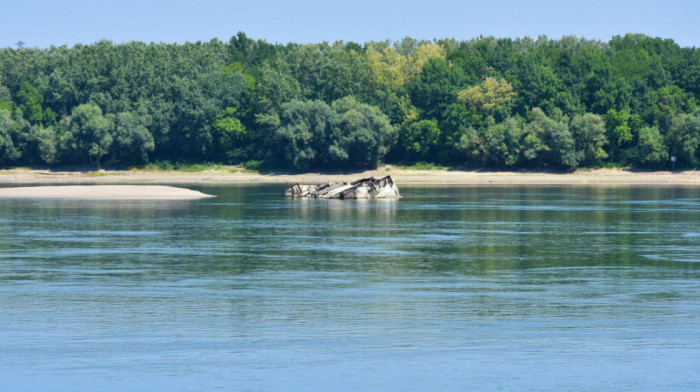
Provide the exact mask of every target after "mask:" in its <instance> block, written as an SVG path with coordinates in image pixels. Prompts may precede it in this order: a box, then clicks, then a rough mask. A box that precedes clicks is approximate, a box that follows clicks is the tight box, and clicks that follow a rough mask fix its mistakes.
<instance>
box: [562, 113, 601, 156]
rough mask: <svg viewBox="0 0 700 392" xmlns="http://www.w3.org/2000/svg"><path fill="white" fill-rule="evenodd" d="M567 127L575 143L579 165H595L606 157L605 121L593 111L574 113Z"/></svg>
mask: <svg viewBox="0 0 700 392" xmlns="http://www.w3.org/2000/svg"><path fill="white" fill-rule="evenodd" d="M569 129H570V130H571V133H572V135H573V138H574V141H575V144H576V151H577V152H578V154H580V155H579V158H580V161H581V165H583V166H593V165H597V164H600V163H602V162H603V161H604V160H605V159H606V158H607V157H608V154H607V153H606V152H605V146H606V145H607V144H608V139H607V137H606V136H605V134H606V133H605V122H604V121H603V118H602V117H601V116H599V115H597V114H593V113H586V114H584V115H576V116H574V118H573V119H572V120H571V125H570V126H569Z"/></svg>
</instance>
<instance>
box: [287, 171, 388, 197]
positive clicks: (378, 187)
mask: <svg viewBox="0 0 700 392" xmlns="http://www.w3.org/2000/svg"><path fill="white" fill-rule="evenodd" d="M285 196H287V197H290V198H297V197H311V198H315V199H396V198H399V197H401V195H400V194H399V188H398V187H397V186H396V184H395V183H394V181H393V180H392V179H391V176H386V177H383V178H379V179H377V178H374V177H369V178H362V179H359V180H357V181H353V182H351V183H347V182H332V183H330V184H323V185H302V184H294V185H292V186H290V187H287V190H286V191H285Z"/></svg>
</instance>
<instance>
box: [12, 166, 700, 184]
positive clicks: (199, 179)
mask: <svg viewBox="0 0 700 392" xmlns="http://www.w3.org/2000/svg"><path fill="white" fill-rule="evenodd" d="M386 175H391V177H392V178H393V179H394V182H395V183H396V184H397V185H398V186H399V187H401V186H402V185H485V186H489V185H496V186H519V185H525V186H527V185H555V186H556V185H579V186H689V187H700V171H697V170H686V171H675V172H671V171H633V170H625V169H595V170H591V169H588V170H586V169H582V170H577V171H575V172H572V173H557V172H518V171H484V170H473V171H469V170H437V169H436V170H413V169H405V168H401V167H396V166H391V165H385V166H382V167H380V168H378V169H376V170H368V171H363V172H347V173H317V172H310V173H299V174H290V173H257V172H246V171H244V170H242V168H240V167H235V166H230V167H225V169H223V170H221V169H219V170H205V171H201V172H181V171H146V170H100V171H68V170H66V171H61V170H55V169H54V170H37V169H22V168H18V169H7V170H0V184H37V185H39V184H41V185H59V184H160V185H176V184H294V183H302V184H323V183H329V182H338V181H340V182H348V181H354V180H356V179H358V178H365V177H383V176H386Z"/></svg>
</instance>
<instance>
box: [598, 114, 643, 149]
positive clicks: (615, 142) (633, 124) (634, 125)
mask: <svg viewBox="0 0 700 392" xmlns="http://www.w3.org/2000/svg"><path fill="white" fill-rule="evenodd" d="M603 120H604V121H605V128H606V132H607V138H608V141H609V142H610V144H609V155H610V157H611V158H612V159H613V161H619V160H620V159H625V150H627V149H629V148H630V147H631V146H633V145H634V144H635V140H636V137H637V135H638V133H639V129H640V128H641V127H642V120H641V118H640V117H639V115H637V114H633V113H630V111H629V110H620V111H617V110H615V109H610V110H609V111H608V113H607V114H605V116H603Z"/></svg>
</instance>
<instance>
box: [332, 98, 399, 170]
mask: <svg viewBox="0 0 700 392" xmlns="http://www.w3.org/2000/svg"><path fill="white" fill-rule="evenodd" d="M332 109H333V111H334V112H335V113H334V117H335V119H336V121H334V122H333V124H332V135H331V141H330V149H329V152H330V155H331V160H332V162H333V164H335V165H337V166H339V167H351V168H358V169H366V168H376V167H377V166H378V165H379V162H380V161H381V160H382V159H383V158H384V156H385V155H386V154H387V152H388V151H389V149H390V148H391V146H392V145H393V144H394V142H395V141H396V134H395V130H394V127H393V126H392V125H391V123H390V121H389V118H388V117H387V116H386V115H385V114H384V113H382V112H381V111H380V110H379V108H377V107H374V106H370V105H367V104H363V103H360V102H357V100H356V99H355V98H353V97H346V98H343V99H339V100H337V101H335V102H333V105H332Z"/></svg>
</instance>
